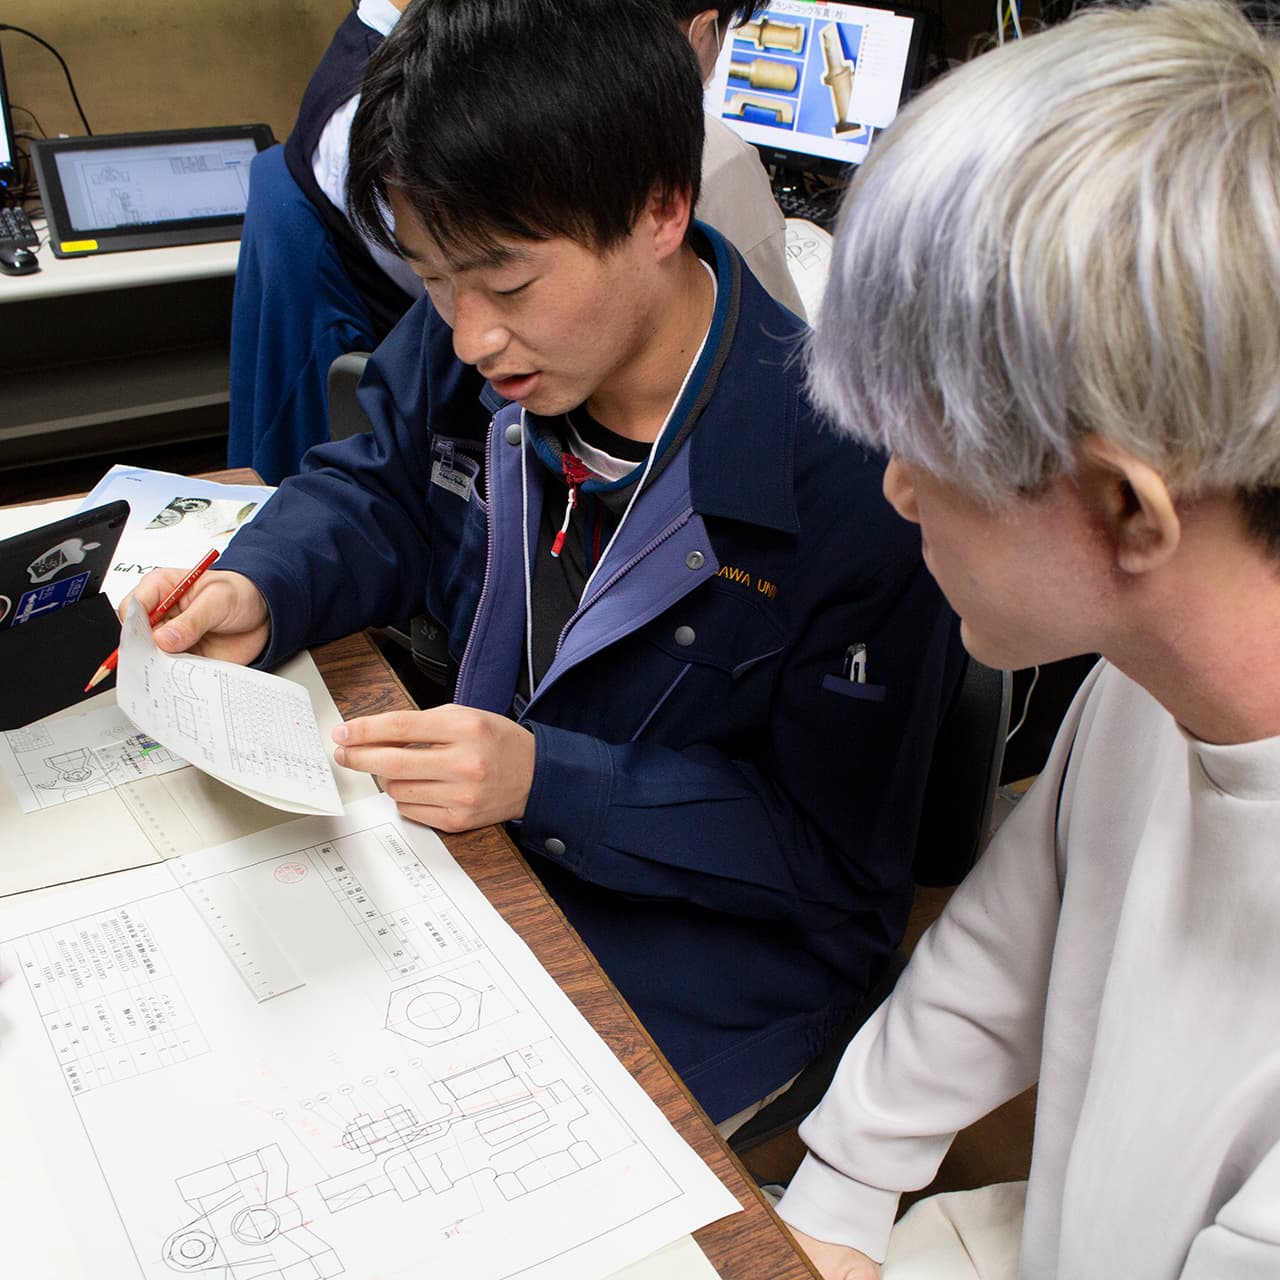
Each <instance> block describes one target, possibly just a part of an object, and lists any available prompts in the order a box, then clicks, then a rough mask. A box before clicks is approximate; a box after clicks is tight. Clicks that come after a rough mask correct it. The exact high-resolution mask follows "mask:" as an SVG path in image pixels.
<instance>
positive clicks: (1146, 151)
mask: <svg viewBox="0 0 1280 1280" xmlns="http://www.w3.org/2000/svg"><path fill="white" fill-rule="evenodd" d="M1278 78H1280V39H1277V38H1276V36H1274V35H1271V34H1266V33H1264V32H1260V31H1259V30H1257V29H1255V28H1254V27H1252V26H1250V25H1249V23H1248V22H1246V21H1245V20H1244V19H1243V17H1242V16H1241V15H1240V13H1239V12H1238V10H1236V9H1235V8H1234V7H1233V6H1231V5H1229V4H1227V3H1219V2H1217V0H1157V2H1156V3H1152V4H1150V5H1149V6H1147V7H1143V8H1130V9H1118V8H1095V9H1089V10H1086V11H1084V12H1083V13H1081V14H1079V15H1078V16H1076V17H1074V18H1072V19H1071V20H1070V21H1068V22H1066V23H1064V24H1062V25H1061V26H1059V27H1056V28H1053V29H1051V30H1048V31H1046V32H1043V33H1041V34H1038V35H1034V36H1031V37H1030V38H1028V39H1026V40H1025V41H1020V42H1018V43H1016V44H1011V45H1006V46H1004V47H1003V48H1001V49H1000V50H997V51H993V52H991V53H989V54H985V55H983V56H981V57H979V58H977V59H975V60H974V61H972V62H971V63H969V64H967V65H966V66H964V67H962V68H960V69H958V70H957V71H955V72H954V73H952V74H951V75H949V76H948V77H946V78H945V79H944V80H942V81H940V82H939V83H937V84H936V85H935V86H933V87H932V88H930V90H928V91H927V92H926V93H924V94H923V95H921V96H920V97H919V98H918V99H917V100H916V101H915V102H914V103H913V104H912V105H911V106H909V107H908V108H907V110H906V111H904V112H903V113H902V114H901V115H900V116H899V118H898V120H897V121H896V122H895V123H894V124H893V125H892V126H891V127H890V128H889V129H888V130H887V131H886V132H885V134H884V135H883V137H882V138H881V139H880V141H879V143H878V146H877V149H876V150H875V151H874V152H873V153H872V155H871V157H870V159H869V160H868V162H867V163H866V164H865V165H864V166H863V168H862V171H861V173H860V174H859V175H858V177H857V179H856V180H855V182H854V184H853V186H852V189H851V191H850V192H849V195H848V198H847V201H846V207H845V208H844V209H843V210H842V214H841V220H840V224H839V227H838V231H837V236H836V248H835V256H834V261H833V265H832V276H831V280H830V283H829V285H828V288H827V293H826V295H825V298H824V300H823V304H822V309H821V313H820V315H819V317H818V323H817V329H816V334H815V337H814V339H813V343H812V347H811V372H810V378H811V384H812V387H813V389H814V391H815V394H816V397H817V398H818V400H819V401H820V402H821V403H822V404H823V405H824V406H825V407H826V408H827V410H828V411H829V412H830V413H831V414H832V416H833V417H834V418H835V419H836V420H837V421H839V422H841V423H843V424H844V425H845V426H847V428H848V429H849V430H850V431H851V432H852V433H853V434H855V435H856V436H858V437H859V438H860V439H862V440H863V441H864V442H865V443H867V444H869V445H871V446H874V447H876V448H882V449H885V450H887V451H889V452H890V453H891V454H892V459H891V461H890V463H889V466H888V469H887V471H886V474H885V492H886V494H887V496H888V497H889V499H890V501H891V502H892V503H893V504H894V506H895V507H896V508H897V509H898V511H899V513H900V514H901V515H903V516H905V517H906V518H907V519H908V520H911V521H913V522H915V523H917V524H918V525H919V526H920V528H921V532H922V535H923V544H924V554H925V558H926V562H927V563H928V565H929V567H930V569H931V571H932V572H933V574H934V576H935V577H936V578H937V580H938V582H939V584H940V585H941V587H942V588H943V590H944V592H945V594H946V595H947V597H948V598H949V600H950V602H951V603H952V605H953V606H954V607H955V609H956V610H957V612H958V613H959V614H960V615H961V617H962V619H963V636H964V639H965V642H966V645H967V647H968V648H969V650H970V652H971V653H972V654H974V655H975V656H976V657H978V658H979V659H981V660H982V661H983V662H986V663H988V664H991V665H994V666H1000V667H1026V666H1030V665H1032V664H1033V663H1043V662H1048V661H1052V660H1055V659H1059V658H1064V657H1067V656H1069V655H1075V654H1080V653H1089V652H1098V653H1100V654H1101V655H1102V661H1101V662H1100V663H1099V664H1098V666H1097V668H1096V669H1095V670H1094V672H1093V673H1092V674H1091V675H1090V677H1089V679H1088V680H1087V681H1086V683H1085V685H1084V687H1083V688H1082V689H1081V691H1080V693H1079V695H1078V696H1077V698H1076V700H1075V702H1074V704H1073V706H1072V708H1071V710H1070V711H1069V712H1068V714H1067V716H1066V718H1065V720H1064V722H1063V725H1062V728H1061V731H1060V733H1059V736H1058V739H1057V742H1056V744H1055V746H1054V749H1053V751H1052V753H1051V755H1050V758H1049V760H1048V762H1047V764H1046V766H1045V769H1044V772H1043V773H1042V774H1041V776H1040V778H1039V780H1038V781H1037V783H1036V785H1035V786H1034V787H1033V788H1032V790H1031V791H1030V793H1029V794H1028V795H1027V796H1026V797H1025V798H1024V799H1023V800H1022V801H1021V802H1020V803H1019V805H1018V806H1017V808H1016V809H1015V810H1014V812H1013V814H1012V816H1011V817H1010V818H1008V819H1007V820H1006V822H1005V823H1004V825H1003V826H1002V827H1001V829H1000V831H999V832H998V833H997V835H996V837H995V839H994V840H993V842H992V844H991V845H990V847H989V848H988V850H987V851H986V853H985V854H984V855H983V857H982V859H981V860H980V861H979V863H978V865H977V867H976V868H975V869H974V871H973V872H972V873H971V874H970V876H969V877H968V879H967V880H966V881H965V883H964V884H962V885H961V886H960V888H959V889H958V890H957V891H956V893H955V895H954V896H953V898H952V900H951V902H950V903H949V905H948V907H947V909H946V911H945V912H944V913H943V915H942V917H941V918H940V919H939V920H938V922H937V923H936V924H935V925H934V926H933V928H932V929H931V930H930V931H929V932H928V933H927V934H926V935H925V937H924V939H923V940H922V941H921V943H920V944H919V946H918V948H917V949H916V951H915V954H914V955H913V957H912V959H911V963H910V964H909V966H908V968H907V970H906V972H905V973H904V975H903V977H902V978H901V980H900V981H899V983H898V985H897V988H896V990H895V992H894V994H893V995H892V996H891V997H890V999H889V1000H888V1001H886V1003H885V1004H884V1005H883V1006H882V1007H881V1008H880V1009H879V1011H878V1012H877V1013H876V1014H875V1016H874V1017H873V1018H872V1019H871V1021H870V1022H869V1023H868V1024H867V1025H866V1026H865V1027H864V1029H863V1030H862V1032H861V1033H860V1034H859V1035H858V1037H857V1038H856V1039H855V1040H854V1042H853V1043H852V1045H851V1046H850V1048H849V1049H848V1051H847V1052H846V1054H845V1056H844V1059H843V1061H842V1063H841V1065H840V1069H839V1071H838V1073H837V1076H836V1078H835V1080H834V1082H833V1085H832V1087H831V1090H830V1091H829V1093H828V1095H827V1097H826V1098H825V1099H824V1101H823V1102H822V1103H821V1104H820V1105H819V1107H818V1108H817V1109H816V1110H815V1111H814V1112H813V1114H812V1115H811V1116H810V1117H809V1118H808V1120H807V1121H806V1122H805V1123H804V1125H803V1126H802V1127H801V1131H800V1132H801V1136H802V1137H803V1139H804V1140H805V1142H806V1144H807V1145H808V1147H809V1154H808V1155H807V1156H806V1158H805V1160H804V1162H803V1164H802V1165H801V1167H800V1169H799V1171H798V1172H797V1174H796V1176H795V1178H794V1179H793V1181H792V1183H791V1185H790V1188H789V1189H788V1191H787V1194H786V1195H785V1196H784V1197H783V1199H782V1201H781V1204H780V1206H779V1213H780V1214H781V1215H782V1217H783V1218H784V1219H785V1220H786V1221H787V1222H788V1223H789V1224H790V1225H791V1227H792V1229H793V1231H794V1232H795V1233H796V1235H797V1237H798V1239H799V1240H800V1242H801V1243H802V1244H803V1245H804V1247H805V1248H806V1250H807V1251H808V1252H809V1254H810V1256H811V1257H812V1259H813V1261H814V1263H815V1265H816V1266H817V1267H818V1269H819V1271H820V1273H821V1274H822V1275H823V1276H824V1277H825V1278H826V1280H863V1278H866V1277H875V1276H879V1275H880V1274H881V1270H880V1267H879V1265H878V1264H877V1261H873V1260H880V1259H884V1260H885V1263H884V1270H883V1275H884V1277H885V1280H907V1278H908V1277H917V1276H920V1277H929V1278H930V1280H935V1278H939V1277H948V1276H966V1277H973V1276H979V1277H982V1280H991V1278H992V1277H1005V1276H1012V1275H1015V1274H1016V1275H1018V1276H1020V1277H1023V1280H1033V1278H1034V1280H1040V1278H1041V1277H1058V1276H1060V1277H1063V1278H1064V1280H1079V1278H1080V1277H1106V1276H1117V1277H1119V1276H1123V1277H1126V1280H1167V1278H1169V1277H1182V1280H1224V1278H1225V1277H1234V1278H1238V1277H1262V1276H1276V1275H1280V927H1278V921H1280V663H1277V661H1276V653H1277V641H1278V640H1280V319H1278V309H1277V299H1280V90H1278V88H1277V82H1278ZM1037 1082H1038V1086H1039V1089H1038V1098H1037V1110H1036V1124H1035V1134H1034V1140H1033V1150H1032V1160H1031V1173H1030V1179H1029V1182H1028V1183H1026V1184H1016V1185H1015V1184H1005V1185H1004V1186H1002V1187H999V1188H985V1189H979V1190H975V1191H970V1192H960V1193H954V1194H952V1195H951V1196H941V1197H934V1198H933V1199H931V1200H924V1201H921V1202H920V1203H918V1204H916V1205H915V1206H914V1207H913V1208H912V1209H911V1211H910V1212H909V1213H908V1214H907V1216H906V1217H905V1218H903V1219H902V1221H901V1222H900V1223H898V1224H897V1226H896V1227H895V1226H894V1225H893V1223H894V1217H895V1213H896V1210H897V1206H898V1203H899V1197H900V1194H901V1192H903V1191H904V1190H910V1189H914V1188H919V1187H922V1186H926V1185H927V1184H928V1183H929V1182H930V1181H931V1179H932V1178H933V1176H934V1173H935V1171H936V1169H937V1167H938V1165H939V1163H940V1161H941V1160H942V1157H943V1155H944V1154H945V1152H946V1150H947V1148H948V1146H949V1144H950V1142H951V1140H952V1138H953V1136H954V1134H955V1133H956V1132H957V1131H958V1130H959V1129H961V1128H964V1127H965V1126H967V1125H968V1124H970V1123H971V1122H972V1121H974V1120H976V1119H978V1118H979V1117H980V1116H982V1115H983V1114H985V1113H986V1112H988V1111H990V1110H991V1109H993V1108H994V1107H995V1106H997V1105H998V1104H1000V1103H1001V1102H1003V1101H1004V1100H1006V1099H1008V1098H1010V1097H1013V1096H1014V1095H1016V1094H1018V1093H1021V1092H1022V1091H1023V1090H1025V1089H1026V1088H1027V1087H1028V1086H1030V1085H1031V1084H1033V1083H1037Z"/></svg>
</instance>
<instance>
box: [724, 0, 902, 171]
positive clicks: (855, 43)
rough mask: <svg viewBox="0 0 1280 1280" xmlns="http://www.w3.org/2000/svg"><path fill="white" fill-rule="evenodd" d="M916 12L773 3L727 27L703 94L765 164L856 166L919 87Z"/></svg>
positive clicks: (806, 1)
mask: <svg viewBox="0 0 1280 1280" xmlns="http://www.w3.org/2000/svg"><path fill="white" fill-rule="evenodd" d="M925 20H926V15H925V14H923V13H921V12H919V11H913V10H910V9H905V8H899V7H894V8H879V7H872V6H866V5H853V4H814V3H813V2H812V0H777V3H775V4H771V5H770V6H769V7H768V8H767V9H765V10H763V11H762V12H761V13H760V14H759V15H758V16H757V17H756V18H755V19H753V20H752V21H751V22H747V23H745V24H743V25H742V26H740V27H732V28H730V31H729V36H728V38H727V39H726V40H725V43H724V48H723V50H722V51H721V54H720V58H719V60H718V62H717V64H716V71H715V75H714V76H713V78H712V80H711V83H710V85H709V86H708V89H707V110H708V111H710V112H712V113H713V114H715V115H718V116H720V117H721V118H722V119H723V120H724V121H725V123H726V124H728V125H729V126H730V128H732V129H733V130H734V131H735V132H736V133H738V134H739V135H740V136H741V137H743V138H744V139H745V140H746V141H747V142H751V143H754V144H755V145H756V146H758V147H760V148H761V149H762V150H766V151H767V152H768V153H769V154H767V155H766V159H767V160H769V161H771V162H772V161H777V160H779V159H790V160H792V161H793V162H794V163H795V164H803V163H804V162H805V161H814V162H822V161H830V162H835V163H836V164H848V165H856V164H859V163H861V161H862V160H863V159H864V158H865V157H866V154H867V149H868V148H869V147H870V145H871V141H872V139H873V138H874V137H875V135H876V132H877V131H878V130H880V129H883V128H884V126H885V125H887V124H888V123H889V122H890V121H891V120H892V119H893V117H894V116H895V115H896V114H897V111H898V107H899V106H900V105H901V103H902V101H903V99H904V98H905V97H907V96H908V95H909V94H910V92H911V91H912V90H913V89H914V88H916V87H917V86H918V84H919V82H920V75H921V70H922V63H923V55H924V31H925Z"/></svg>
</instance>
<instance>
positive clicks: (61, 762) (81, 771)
mask: <svg viewBox="0 0 1280 1280" xmlns="http://www.w3.org/2000/svg"><path fill="white" fill-rule="evenodd" d="M186 767H187V766H186V761H185V760H181V759H179V758H178V757H177V756H176V755H174V753H173V752H172V751H169V750H168V749H167V748H165V747H163V746H161V745H160V744H159V743H158V742H157V741H156V740H155V739H154V738H152V737H151V736H150V735H149V734H145V733H141V732H139V731H138V729H136V728H135V727H134V725H133V724H132V723H131V722H130V721H129V719H128V717H127V716H125V715H124V713H123V712H121V711H120V710H119V709H118V708H116V707H99V708H98V709H96V710H94V711H87V712H84V713H83V714H80V715H71V716H61V717H59V718H57V719H54V720H44V721H39V722H37V723H36V724H34V725H28V726H27V727H26V728H24V729H14V730H11V731H9V732H7V733H3V734H0V774H3V775H4V777H5V778H6V780H7V781H8V783H9V786H10V788H11V789H12V791H13V793H14V795H15V796H16V797H17V799H18V803H19V804H20V805H21V807H22V810H23V812H25V813H33V812H34V811H35V810H37V809H48V808H51V807H52V806H54V805H59V804H65V803H66V802H67V801H69V800H78V799H80V798H81V797H82V796H87V795H93V794H95V793H96V792H100V791H110V790H112V789H113V788H116V787H122V786H124V785H125V784H126V783H129V782H136V781H137V780H138V779H140V778H149V777H154V776H156V775H158V774H162V773H171V772H173V771H174V770H176V769H183V768H186Z"/></svg>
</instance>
